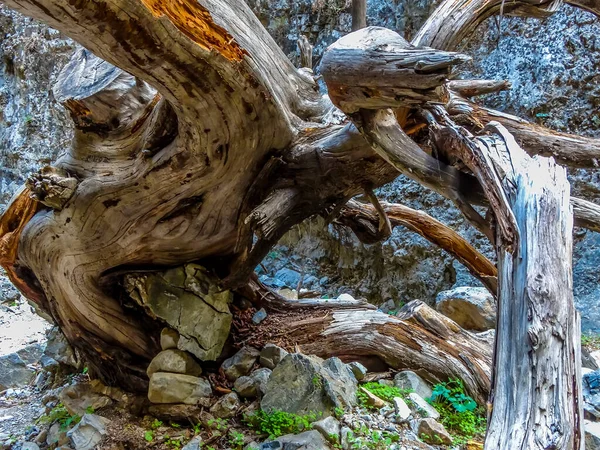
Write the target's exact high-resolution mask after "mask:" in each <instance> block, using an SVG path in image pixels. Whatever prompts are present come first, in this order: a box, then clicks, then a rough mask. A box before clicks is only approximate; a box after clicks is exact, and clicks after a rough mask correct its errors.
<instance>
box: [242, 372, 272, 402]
mask: <svg viewBox="0 0 600 450" xmlns="http://www.w3.org/2000/svg"><path fill="white" fill-rule="evenodd" d="M270 376H271V370H270V369H267V368H262V369H258V370H255V371H254V372H252V373H251V374H250V375H249V376H243V377H239V378H238V379H237V380H235V383H234V384H233V387H234V389H235V391H236V392H237V393H238V395H239V396H240V397H244V398H254V397H258V396H260V397H262V396H263V395H264V394H265V391H266V389H267V382H268V381H269V377H270Z"/></svg>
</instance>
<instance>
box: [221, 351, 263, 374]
mask: <svg viewBox="0 0 600 450" xmlns="http://www.w3.org/2000/svg"><path fill="white" fill-rule="evenodd" d="M259 355H260V352H259V351H258V350H257V349H255V348H254V347H244V348H242V349H241V350H240V351H238V352H237V353H236V354H235V355H233V356H232V357H231V358H228V359H226V360H225V361H223V364H222V365H221V368H222V369H223V372H224V373H225V376H226V377H227V379H228V380H230V381H235V380H237V379H238V378H239V377H241V376H243V375H247V374H248V373H249V372H250V370H251V369H252V366H254V363H255V362H256V360H257V359H258V357H259Z"/></svg>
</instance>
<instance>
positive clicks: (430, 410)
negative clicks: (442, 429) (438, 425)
mask: <svg viewBox="0 0 600 450" xmlns="http://www.w3.org/2000/svg"><path fill="white" fill-rule="evenodd" d="M408 398H409V400H410V401H411V402H413V404H414V406H415V408H416V412H418V413H420V414H422V415H426V417H431V418H432V419H436V420H437V419H439V418H440V413H439V412H437V410H436V409H435V408H434V407H433V406H431V405H430V404H429V403H427V402H426V401H425V400H423V397H421V396H420V395H419V394H417V393H416V392H411V393H410V394H408Z"/></svg>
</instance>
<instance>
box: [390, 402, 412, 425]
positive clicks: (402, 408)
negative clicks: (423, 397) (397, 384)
mask: <svg viewBox="0 0 600 450" xmlns="http://www.w3.org/2000/svg"><path fill="white" fill-rule="evenodd" d="M392 402H393V403H394V411H395V413H396V417H397V418H398V419H400V420H406V419H408V418H409V417H410V416H411V414H412V411H411V410H410V408H409V407H408V405H407V404H406V402H405V401H404V400H403V399H401V398H400V397H394V398H393V400H392Z"/></svg>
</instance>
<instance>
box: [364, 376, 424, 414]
mask: <svg viewBox="0 0 600 450" xmlns="http://www.w3.org/2000/svg"><path fill="white" fill-rule="evenodd" d="M362 387H364V388H365V389H366V390H367V391H369V392H370V393H371V394H373V395H376V396H377V397H379V398H380V399H382V400H385V401H387V402H391V401H392V400H393V399H394V397H400V398H402V399H406V397H407V395H408V394H410V393H411V392H412V390H411V389H400V388H397V387H395V386H386V385H385V384H380V383H376V382H369V383H365V384H363V385H362ZM357 396H358V403H359V404H360V405H361V406H363V407H365V408H368V407H369V406H368V403H367V394H365V393H364V392H362V391H358V393H357Z"/></svg>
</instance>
